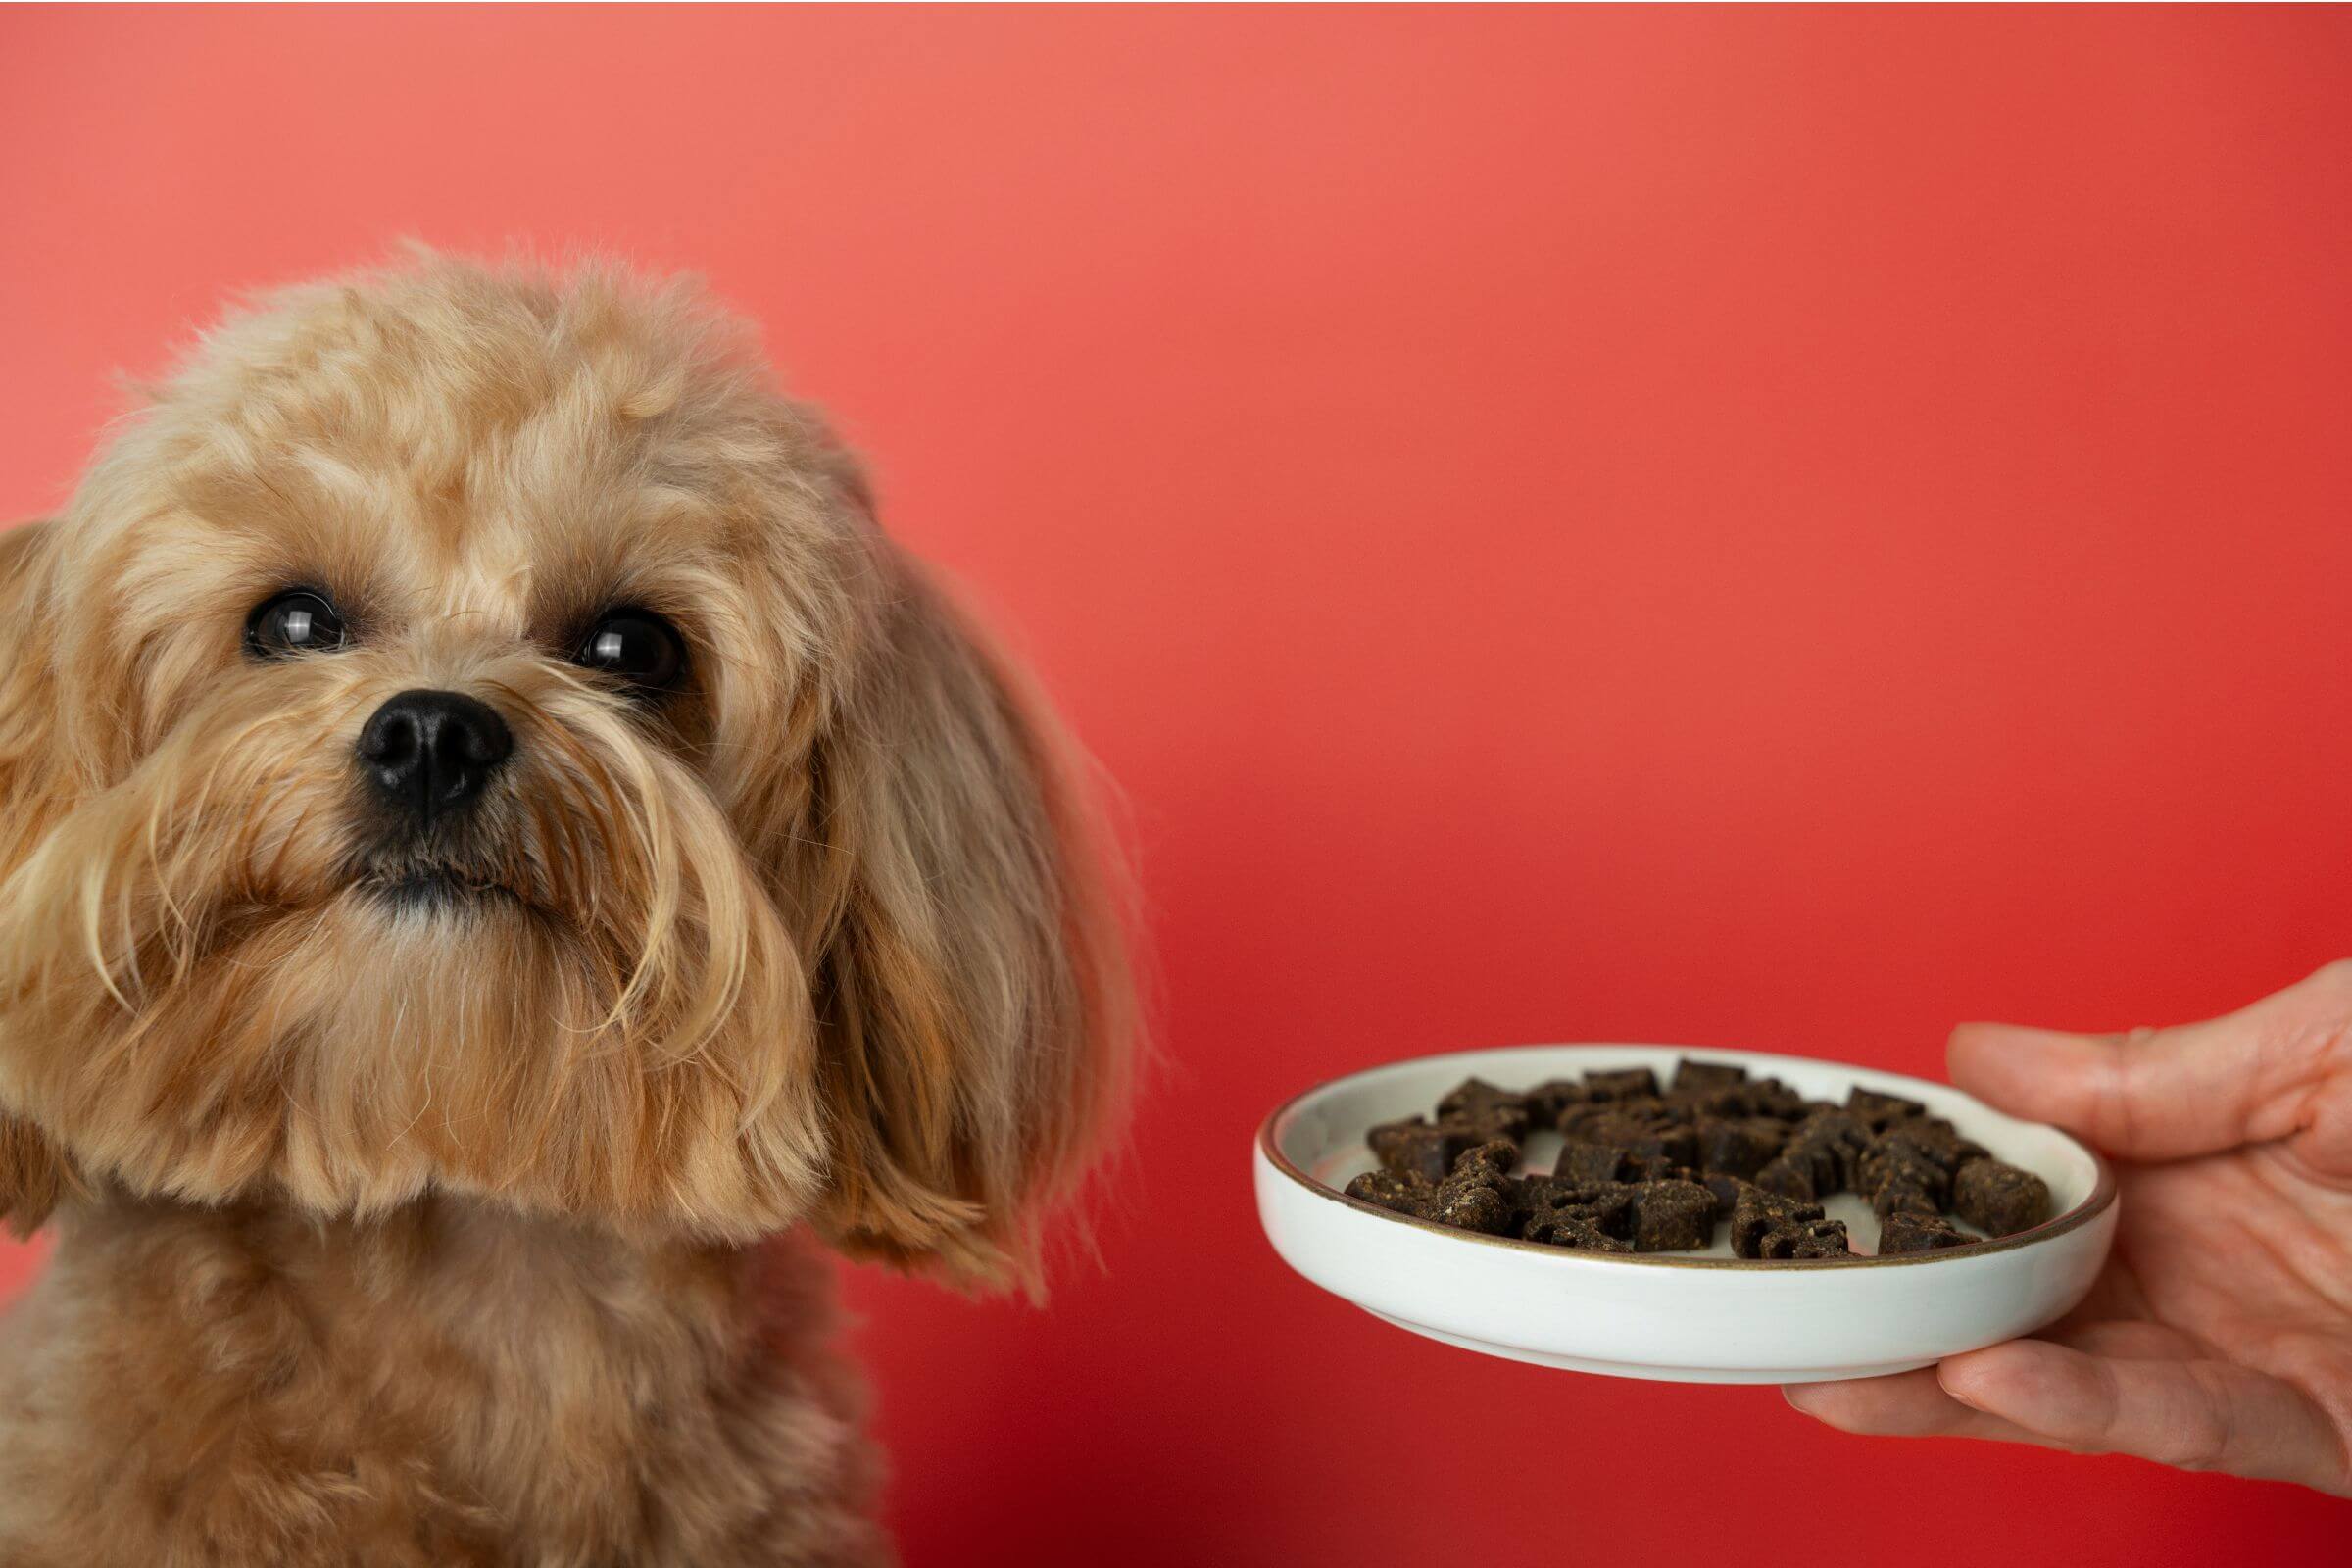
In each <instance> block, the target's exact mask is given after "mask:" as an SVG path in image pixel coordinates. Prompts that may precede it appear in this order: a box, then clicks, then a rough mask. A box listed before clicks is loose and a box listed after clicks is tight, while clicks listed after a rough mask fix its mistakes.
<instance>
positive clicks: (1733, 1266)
mask: <svg viewBox="0 0 2352 1568" xmlns="http://www.w3.org/2000/svg"><path fill="white" fill-rule="evenodd" d="M1519 1051H1526V1052H1536V1051H1544V1052H1554V1051H1671V1052H1677V1053H1680V1054H1686V1055H1691V1056H1694V1057H1700V1058H1704V1057H1705V1056H1706V1055H1708V1054H1710V1053H1716V1054H1724V1055H1731V1056H1739V1057H1740V1058H1742V1059H1743V1060H1745V1061H1749V1062H1755V1061H1764V1062H1795V1063H1799V1064H1802V1065H1804V1066H1809V1067H1834V1068H1837V1069H1838V1070H1840V1071H1843V1072H1851V1073H1854V1074H1856V1075H1857V1076H1859V1077H1864V1078H1869V1079H1872V1080H1874V1081H1879V1082H1885V1083H1888V1084H1900V1085H1914V1086H1917V1087H1920V1088H1925V1089H1934V1090H1938V1091H1941V1092H1945V1093H1950V1094H1958V1095H1964V1096H1966V1097H1967V1098H1968V1099H1970V1100H1972V1101H1976V1103H1979V1104H1984V1102H1983V1101H1979V1100H1977V1097H1976V1096H1974V1095H1970V1094H1969V1093H1968V1091H1967V1090H1965V1089H1962V1088H1960V1087H1959V1086H1958V1085H1956V1084H1947V1083H1938V1082H1936V1080H1935V1079H1932V1078H1918V1077H1914V1076H1912V1075H1911V1074H1909V1073H1899V1072H1886V1071H1882V1070H1881V1069H1879V1068H1876V1067H1866V1066H1862V1065H1860V1064H1859V1063H1855V1062H1845V1061H1835V1060H1832V1059H1830V1058H1829V1057H1826V1056H1789V1055H1782V1054H1776V1053H1772V1052H1765V1051H1746V1050H1742V1049H1740V1047H1737V1046H1661V1045H1649V1044H1644V1043H1642V1042H1639V1041H1630V1040H1629V1041H1560V1042H1556V1043H1554V1044H1550V1045H1519V1046H1476V1047H1470V1048H1467V1049H1465V1050H1461V1051H1438V1052H1431V1053H1429V1054H1426V1055H1420V1056H1404V1057H1400V1058H1398V1059H1397V1060H1396V1061H1384V1062H1381V1063H1379V1064H1377V1065H1375V1066H1371V1067H1362V1068H1358V1069H1357V1070H1356V1071H1354V1072H1350V1073H1343V1074H1341V1075H1340V1076H1339V1077H1337V1078H1326V1079H1324V1080H1323V1081H1322V1082H1321V1083H1317V1084H1311V1085H1309V1086H1308V1087H1306V1088H1304V1089H1301V1090H1299V1092H1298V1093H1297V1094H1295V1095H1293V1096H1291V1097H1290V1098H1289V1099H1288V1100H1285V1101H1283V1102H1282V1103H1280V1104H1278V1105H1276V1106H1275V1107H1274V1108H1273V1109H1272V1110H1270V1111H1268V1112H1266V1116H1265V1119H1264V1120H1263V1121H1261V1122H1259V1123H1258V1124H1257V1152H1258V1156H1259V1157H1260V1158H1261V1159H1263V1160H1264V1161H1265V1162H1266V1164H1267V1166H1268V1167H1269V1168H1270V1169H1272V1170H1274V1171H1275V1172H1277V1173H1278V1174H1280V1175H1282V1176H1285V1177H1287V1178H1289V1179H1290V1180H1291V1181H1292V1182H1294V1183H1296V1184H1298V1185H1299V1187H1302V1188H1304V1189H1305V1190H1306V1191H1307V1193H1308V1194H1310V1195H1311V1196H1313V1197H1316V1198H1320V1199H1323V1200H1325V1201H1330V1202H1334V1203H1338V1204H1340V1205H1342V1206H1343V1207H1346V1208H1350V1209H1353V1210H1355V1211H1356V1212H1358V1213H1361V1214H1368V1215H1370V1216H1372V1217H1374V1218H1376V1219H1383V1220H1388V1221H1390V1222H1391V1223H1394V1224H1397V1225H1409V1226H1411V1227H1413V1228H1415V1229H1417V1230H1422V1231H1427V1232H1430V1233H1431V1234H1433V1235H1437V1236H1443V1237H1446V1238H1447V1239H1448V1240H1451V1241H1456V1242H1462V1243H1465V1244H1475V1245H1478V1246H1482V1247H1497V1248H1505V1249H1508V1250H1513V1251H1518V1252H1526V1253H1531V1254H1534V1255H1538V1256H1542V1257H1546V1258H1549V1259H1552V1260H1553V1261H1555V1262H1557V1263H1561V1264H1566V1265H1580V1264H1581V1265H1593V1266H1599V1267H1616V1266H1632V1267H1636V1268H1696V1269H1714V1270H1725V1269H1728V1270H1731V1271H1733V1272H1735V1273H1766V1272H1771V1271H1775V1270H1781V1269H1852V1268H1911V1267H1917V1266H1920V1265H1923V1264H1931V1263H1956V1262H1960V1261H1963V1260H1965V1259H1968V1258H1972V1257H1985V1256H1989V1255H1990V1254H1992V1253H1995V1252H2007V1251H2013V1250H2017V1249H2019V1248H2024V1247H2031V1246H2034V1244H2036V1243H2038V1242H2046V1241H2051V1240H2053V1239H2055V1238H2057V1237H2060V1236H2063V1235H2065V1234H2066V1233H2067V1232H2069V1231H2072V1230H2075V1229H2078V1228H2080V1227H2081V1226H2083V1225H2086V1224H2088V1223H2089V1222H2090V1221H2091V1220H2093V1219H2095V1218H2097V1217H2098V1216H2099V1215H2100V1214H2101V1213H2103V1212H2105V1211H2106V1210H2107V1209H2108V1208H2109V1207H2111V1206H2112V1205H2113V1204H2114V1202H2115V1201H2116V1192H2117V1189H2116V1180H2115V1167H2114V1166H2113V1165H2111V1164H2109V1163H2108V1161H2107V1157H2106V1156H2105V1155H2104V1154H2101V1153H2100V1152H2098V1151H2097V1150H2095V1149H2093V1148H2091V1147H2090V1146H2089V1145H2088V1144H2086V1143H2084V1142H2083V1141H2082V1139H2080V1138H2077V1137H2076V1136H2075V1135H2074V1134H2073V1133H2071V1132H2068V1131H2067V1130H2066V1129H2065V1128H2063V1127H2059V1126H2056V1125H2054V1124H2052V1123H2049V1122H2033V1123H2030V1124H2029V1125H2032V1126H2035V1127H2046V1128H2048V1129H2049V1130H2050V1131H2051V1132H2054V1133H2056V1134H2057V1135H2058V1136H2059V1137H2061V1138H2063V1139H2065V1140H2066V1141H2067V1142H2068V1143H2070V1144H2072V1145H2074V1146H2075V1147H2076V1148H2077V1149H2079V1150H2081V1151H2082V1153H2083V1154H2084V1155H2085V1156H2086V1157H2087V1158H2088V1159H2089V1160H2090V1165H2091V1170H2092V1172H2093V1179H2092V1182H2091V1188H2090V1195H2089V1196H2088V1197H2087V1198H2085V1199H2083V1200H2082V1201H2081V1202H2080V1203H2077V1204H2076V1205H2075V1206H2074V1207H2072V1208H2070V1209H2067V1210H2066V1211H2065V1212H2063V1213H2060V1214H2056V1215H2053V1216H2051V1217H2050V1218H2048V1219H2045V1220H2043V1221H2042V1222H2041V1223H2040V1224H2038V1225H2035V1226H2034V1227H2032V1228H2031V1229H2028V1230H2022V1231H2018V1232H2016V1233H2014V1234H2012V1235H2009V1236H1992V1237H1987V1238H1985V1240H1983V1241H1981V1242H1971V1243H1969V1244H1968V1245H1967V1246H1965V1247H1946V1248H1941V1249H1938V1250H1935V1251H1930V1252H1901V1253H1897V1254H1896V1255H1894V1256H1892V1257H1884V1256H1879V1255H1876V1254H1873V1255H1871V1256H1867V1257H1866V1256H1863V1255H1861V1254H1859V1253H1857V1254H1854V1255H1851V1256H1847V1257H1807V1258H1757V1257H1678V1256H1675V1255H1672V1254H1669V1253H1664V1252H1586V1251H1580V1250H1576V1249H1574V1248H1567V1247H1547V1246H1545V1245H1544V1243H1542V1242H1530V1241H1526V1240H1523V1239H1521V1238H1519V1237H1516V1236H1486V1235H1482V1234H1480V1233H1479V1232H1477V1231H1466V1230H1461V1229H1458V1228H1456V1227H1454V1226H1451V1225H1440V1224H1439V1223H1437V1221H1435V1220H1427V1219H1420V1218H1416V1217H1415V1216H1413V1215H1410V1214H1399V1213H1397V1212H1396V1211H1395V1210H1394V1209H1387V1208H1382V1207H1381V1206H1380V1205H1379V1204H1377V1203H1368V1202H1366V1201H1363V1200H1362V1199H1360V1198H1350V1197H1348V1195H1347V1194H1346V1193H1344V1192H1341V1191H1339V1190H1337V1189H1336V1188H1332V1187H1329V1186H1326V1185H1325V1184H1324V1183H1322V1182H1319V1181H1317V1180H1315V1179H1314V1177H1312V1176H1310V1175H1308V1174H1307V1173H1306V1172H1305V1171H1303V1170H1300V1169H1299V1166H1298V1165H1297V1164H1296V1163H1295V1162H1294V1161H1293V1160H1292V1159H1291V1158H1290V1156H1289V1155H1287V1154H1285V1153H1284V1152H1282V1148H1281V1146H1280V1144H1278V1143H1277V1142H1276V1140H1275V1136H1274V1133H1275V1129H1276V1128H1277V1127H1278V1126H1280V1125H1281V1124H1282V1123H1283V1121H1284V1120H1285V1119H1286V1118H1287V1117H1289V1116H1290V1115H1291V1114H1292V1113H1293V1112H1294V1111H1296V1110H1297V1109H1298V1107H1299V1103H1301V1102H1303V1101H1305V1100H1307V1099H1309V1098H1311V1097H1313V1096H1315V1095H1319V1094H1322V1093H1323V1092H1324V1091H1326V1090H1330V1089H1337V1088H1339V1087H1340V1086H1341V1085H1343V1084H1346V1083H1350V1082H1352V1081H1354V1080H1356V1079H1359V1078H1370V1077H1374V1076H1376V1075H1379V1074H1385V1073H1390V1072H1396V1071H1400V1070H1402V1069H1404V1068H1407V1067H1417V1066H1421V1065H1423V1064H1425V1063H1428V1062H1432V1061H1443V1060H1444V1059H1446V1057H1448V1056H1467V1055H1491V1054H1495V1053H1496V1052H1519ZM1985 1109H1987V1110H1995V1107H1993V1106H1990V1105H1985ZM1995 1114H1999V1115H2007V1114H2008V1113H2007V1112H2006V1111H1998V1110H1995ZM2010 1119H2011V1120H2014V1121H2022V1120H2024V1118H2023V1117H2011V1118H2010Z"/></svg>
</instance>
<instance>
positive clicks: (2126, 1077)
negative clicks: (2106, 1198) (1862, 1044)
mask: <svg viewBox="0 0 2352 1568" xmlns="http://www.w3.org/2000/svg"><path fill="white" fill-rule="evenodd" d="M2348 1021H2352V964H2330V965H2329V966H2328V967H2327V968H2325V969H2322V970H2321V971H2320V972H2319V973H2318V974H2315V975H2313V976H2312V977H2311V978H2310V979H2308V980H2305V981H2303V982H2302V983H2300V984H2298V985H2294V986H2289V987H2288V988H2287V989H2286V990H2284V991H2281V992H2279V993H2278V994H2277V995H2276V996H2271V997H2266V998H2264V999H2263V1000H2262V1001H2260V1002H2257V1003H2255V1004H2254V1005H2252V1006H2250V1007H2246V1008H2244V1009H2242V1010H2241V1011H2238V1012H2233V1013H2231V1014H2229V1016H2228V1017H2224V1018H2214V1019H2210V1020H2208V1021H2206V1022H2204V1023H2192V1024H2182V1025H2180V1026H2178V1027H2176V1028H2171V1029H2141V1030H2134V1031H2132V1033H2131V1034H2130V1035H2076V1034H2063V1033H2060V1032H2058V1031H2056V1030H2050V1029H2027V1028H2021V1027H2019V1026H2017V1025H2013V1024H1987V1023H1972V1024H1962V1025H1961V1026H1960V1027H1959V1028H1958V1029H1956V1030H1954V1031H1953V1033H1952V1042H1951V1049H1950V1053H1949V1059H1950V1064H1951V1074H1952V1082H1953V1083H1955V1084H1957V1085H1959V1086H1960V1087H1961V1088H1962V1089H1965V1090H1967V1091H1968V1092H1969V1093H1971V1094H1973V1095H1975V1096H1977V1097H1978V1098H1979V1099H1981V1100H1984V1101H1986V1102H1988V1103H1991V1104H1994V1105H1997V1106H1999V1107H2000V1108H2001V1109H2003V1110H2006V1111H2009V1112H2011V1113H2012V1114H2015V1115H2020V1116H2026V1117H2031V1118H2032V1119H2034V1120H2036V1121H2052V1122H2056V1123H2058V1124H2059V1125H2060V1126H2063V1127H2068V1128H2072V1129H2073V1130H2074V1131H2076V1132H2079V1133H2082V1135H2083V1136H2084V1137H2086V1138H2088V1139H2089V1140H2090V1141H2091V1142H2092V1143H2094V1144H2097V1145H2098V1146H2099V1147H2100V1148H2102V1149H2105V1150H2107V1151H2109V1152H2112V1153H2116V1154H2120V1155H2122V1156H2124V1157H2125V1158H2128V1159H2142V1160H2158V1159H2179V1158H2182V1157H2185V1156H2187V1155H2191V1154H2206V1153H2212V1152H2217V1151H2220V1150H2225V1149H2234V1148H2236V1147H2237V1146H2238V1145H2240V1144H2245V1143H2253V1142H2260V1141H2263V1140H2267V1139H2273V1138H2284V1137H2286V1136H2288V1135H2289V1134H2292V1133H2294V1132H2296V1131H2298V1130H2300V1129H2301V1128H2302V1127H2304V1126H2306V1125H2308V1123H2309V1121H2310V1120H2311V1118H2312V1116H2313V1115H2314V1114H2316V1112H2315V1108H2314V1103H2313V1102H2314V1091H2315V1090H2316V1089H2317V1088H2318V1087H2319V1086H2320V1085H2322V1084H2323V1083H2325V1082H2326V1081H2327V1078H2328V1076H2329V1075H2330V1073H2332V1072H2333V1071H2335V1070H2336V1069H2337V1067H2338V1066H2339V1065H2342V1064H2343V1062H2342V1058H2343V1057H2344V1056H2345V1055H2346V1041H2347V1039H2348V1038H2352V1035H2348V1033H2347V1022H2348Z"/></svg>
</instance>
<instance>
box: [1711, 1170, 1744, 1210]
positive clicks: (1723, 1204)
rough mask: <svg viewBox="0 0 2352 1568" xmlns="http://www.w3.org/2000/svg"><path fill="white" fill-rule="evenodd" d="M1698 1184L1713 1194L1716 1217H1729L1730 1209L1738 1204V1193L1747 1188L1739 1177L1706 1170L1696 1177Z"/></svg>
mask: <svg viewBox="0 0 2352 1568" xmlns="http://www.w3.org/2000/svg"><path fill="white" fill-rule="evenodd" d="M1698 1184H1699V1185H1700V1186H1701V1187H1704V1188H1705V1189H1706V1190H1707V1191H1708V1192H1709V1193H1710V1194H1712V1195H1713V1196H1714V1199H1715V1217H1716V1218H1717V1219H1730V1218H1731V1217H1732V1210H1733V1209H1735V1208H1737V1207H1739V1206H1740V1194H1741V1193H1743V1192H1746V1191H1748V1190H1749V1187H1748V1184H1747V1183H1746V1182H1744V1181H1742V1180H1740V1178H1739V1177H1737V1176H1726V1175H1724V1174H1722V1173H1721V1172H1719V1171H1708V1172H1707V1173H1706V1174H1705V1175H1703V1176H1701V1177H1700V1178H1699V1179H1698Z"/></svg>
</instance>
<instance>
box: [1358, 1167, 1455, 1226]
mask: <svg viewBox="0 0 2352 1568" xmlns="http://www.w3.org/2000/svg"><path fill="white" fill-rule="evenodd" d="M1436 1196H1437V1188H1436V1187H1435V1186H1433V1185H1431V1183H1430V1180H1429V1178H1428V1177H1426V1176H1419V1175H1414V1174H1412V1173H1410V1172H1404V1171H1394V1170H1389V1169H1386V1168H1385V1167H1384V1168H1383V1169H1380V1170H1368V1171H1366V1172H1364V1173H1363V1174H1362V1175H1361V1176H1358V1177H1357V1178H1356V1179H1355V1180H1353V1181H1351V1182H1349V1183H1348V1197H1349V1198H1360V1199H1362V1200H1363V1201H1365V1202H1367V1203H1377V1204H1379V1205H1380V1206H1381V1207H1382V1208H1385V1209H1387V1210H1389V1211H1390V1212H1391V1213H1393V1214H1411V1215H1413V1216H1414V1217H1415V1218H1419V1217H1420V1216H1421V1215H1423V1214H1424V1213H1426V1212H1427V1210H1428V1208H1429V1201H1430V1200H1431V1199H1432V1198H1434V1197H1436Z"/></svg>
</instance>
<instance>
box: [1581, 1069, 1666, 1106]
mask: <svg viewBox="0 0 2352 1568" xmlns="http://www.w3.org/2000/svg"><path fill="white" fill-rule="evenodd" d="M1585 1092H1586V1093H1587V1094H1589V1095H1591V1096H1592V1097H1593V1099H1594V1100H1655V1099H1657V1098H1658V1075H1657V1074H1656V1073H1654V1072H1652V1071H1650V1070H1649V1069H1648V1068H1647V1067H1624V1068H1618V1069H1615V1070H1613V1071H1609V1072H1589V1073H1587V1074H1585Z"/></svg>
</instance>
